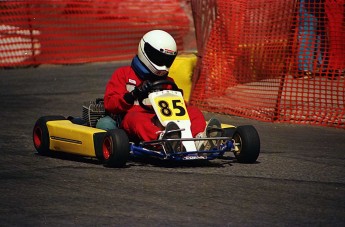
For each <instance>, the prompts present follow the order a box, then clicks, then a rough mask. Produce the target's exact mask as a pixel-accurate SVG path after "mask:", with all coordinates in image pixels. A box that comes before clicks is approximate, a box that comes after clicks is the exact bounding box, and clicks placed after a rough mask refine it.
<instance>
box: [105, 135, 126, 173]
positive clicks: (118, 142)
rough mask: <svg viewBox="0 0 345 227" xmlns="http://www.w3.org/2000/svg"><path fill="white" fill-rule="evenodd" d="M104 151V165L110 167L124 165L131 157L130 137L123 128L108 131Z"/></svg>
mask: <svg viewBox="0 0 345 227" xmlns="http://www.w3.org/2000/svg"><path fill="white" fill-rule="evenodd" d="M102 152H103V160H104V165H105V166H108V167H124V166H125V165H126V162H127V160H128V158H129V139H128V136H127V134H126V132H125V131H124V130H122V129H113V130H109V131H107V133H106V135H105V137H104V139H103V143H102Z"/></svg>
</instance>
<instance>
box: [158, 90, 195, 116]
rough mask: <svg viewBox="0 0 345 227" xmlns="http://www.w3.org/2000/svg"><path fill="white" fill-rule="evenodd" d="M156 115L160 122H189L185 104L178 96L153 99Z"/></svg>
mask: <svg viewBox="0 0 345 227" xmlns="http://www.w3.org/2000/svg"><path fill="white" fill-rule="evenodd" d="M154 102H155V106H156V108H157V111H156V114H157V115H159V118H160V119H161V120H162V121H175V120H176V121H177V120H189V116H188V113H187V109H186V104H185V102H184V100H183V98H181V97H178V96H163V97H160V96H159V97H156V98H155V99H154Z"/></svg>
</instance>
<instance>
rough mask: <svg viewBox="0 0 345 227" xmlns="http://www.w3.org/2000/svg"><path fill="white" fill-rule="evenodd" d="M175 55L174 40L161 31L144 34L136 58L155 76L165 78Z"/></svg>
mask: <svg viewBox="0 0 345 227" xmlns="http://www.w3.org/2000/svg"><path fill="white" fill-rule="evenodd" d="M176 55H177V47H176V42H175V40H174V38H173V37H172V36H171V35H170V34H169V33H167V32H165V31H162V30H153V31H150V32H148V33H146V34H145V35H144V36H143V38H142V39H141V40H140V43H139V46H138V58H139V59H140V61H141V62H142V63H143V64H144V65H145V66H146V67H147V68H148V69H149V70H150V71H151V72H152V73H153V74H155V75H157V76H165V75H167V73H168V72H169V68H170V66H171V65H172V63H173V62H174V60H175V58H176Z"/></svg>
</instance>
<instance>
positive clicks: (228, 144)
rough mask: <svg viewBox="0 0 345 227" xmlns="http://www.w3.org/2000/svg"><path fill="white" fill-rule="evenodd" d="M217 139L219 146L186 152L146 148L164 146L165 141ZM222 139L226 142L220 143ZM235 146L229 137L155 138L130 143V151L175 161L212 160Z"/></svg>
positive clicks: (230, 150) (140, 155)
mask: <svg viewBox="0 0 345 227" xmlns="http://www.w3.org/2000/svg"><path fill="white" fill-rule="evenodd" d="M211 139H212V140H217V141H218V143H217V144H218V145H217V148H213V149H212V150H205V151H204V150H202V151H185V152H172V153H166V152H165V151H164V150H160V151H156V150H152V149H148V148H146V146H147V145H159V146H162V147H163V144H164V143H165V142H169V141H180V142H182V141H196V140H211ZM220 140H223V141H224V142H222V143H220ZM233 148H234V142H233V140H232V139H231V138H229V137H214V138H204V139H165V140H154V141H149V142H141V143H139V144H138V145H135V144H134V143H130V152H131V155H132V156H134V157H143V156H150V157H156V158H159V159H165V160H167V159H168V160H174V161H188V160H212V159H216V158H219V157H222V156H223V155H224V154H225V152H232V149H233ZM197 154H207V155H206V156H198V155H197Z"/></svg>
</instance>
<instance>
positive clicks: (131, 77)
mask: <svg viewBox="0 0 345 227" xmlns="http://www.w3.org/2000/svg"><path fill="white" fill-rule="evenodd" d="M167 80H171V81H174V80H173V79H172V78H171V77H167ZM143 81H144V80H142V79H140V77H138V76H137V75H136V73H135V72H134V70H133V69H132V68H131V66H123V67H120V68H118V69H117V70H115V72H114V73H113V75H112V77H111V78H110V80H109V82H108V83H107V86H106V90H105V94H104V107H105V110H106V111H108V112H109V113H112V114H121V115H124V117H123V119H122V122H121V128H123V129H124V130H125V131H126V133H127V134H128V135H129V137H134V138H137V139H139V140H141V141H149V140H156V139H157V138H158V137H159V133H160V132H161V131H162V129H161V128H160V127H159V126H157V125H155V123H154V122H155V121H154V118H155V113H153V112H149V111H147V110H145V109H143V108H142V107H141V106H140V105H139V104H138V101H135V102H134V104H131V103H128V102H127V101H126V100H125V98H124V96H125V94H126V93H129V92H131V91H132V90H133V89H134V87H135V86H138V85H140V84H141V83H142V82H143ZM187 112H188V115H189V117H190V120H191V131H192V135H193V137H195V136H196V135H197V134H198V133H200V132H203V131H204V129H205V127H206V121H205V118H204V115H203V114H202V112H201V111H200V110H199V109H198V108H196V107H192V106H187Z"/></svg>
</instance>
